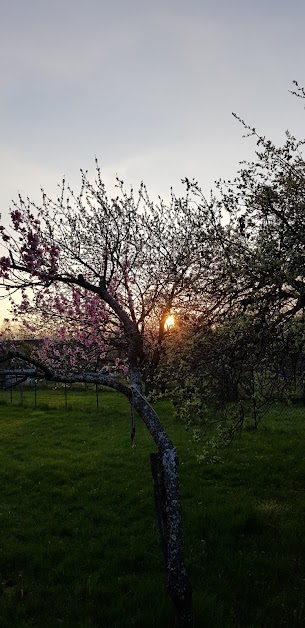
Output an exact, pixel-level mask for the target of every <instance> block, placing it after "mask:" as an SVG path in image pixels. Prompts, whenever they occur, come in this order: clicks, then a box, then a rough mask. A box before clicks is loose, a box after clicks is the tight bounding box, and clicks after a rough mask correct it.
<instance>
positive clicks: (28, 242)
mask: <svg viewBox="0 0 305 628" xmlns="http://www.w3.org/2000/svg"><path fill="white" fill-rule="evenodd" d="M117 183H118V189H119V193H118V195H117V197H116V198H111V199H109V198H108V197H107V194H106V190H105V187H104V184H103V182H102V178H101V173H100V169H99V167H98V164H96V180H95V182H94V183H91V182H90V180H89V178H88V175H87V172H83V171H82V184H81V190H80V193H79V194H78V195H75V194H74V193H73V191H72V190H71V189H70V187H69V186H67V185H66V183H65V181H64V180H63V182H62V185H61V187H60V193H59V196H58V198H57V199H56V200H55V201H53V200H52V199H50V198H48V196H47V195H46V193H45V192H44V191H43V190H42V205H41V206H38V205H37V204H35V203H33V202H31V201H30V200H29V199H27V201H24V200H23V199H22V197H21V196H19V200H18V202H17V203H14V206H13V209H12V210H11V212H10V215H11V221H12V229H10V230H9V229H7V228H5V227H4V226H1V227H0V230H1V233H2V240H3V243H4V245H5V247H6V249H7V253H6V255H4V256H2V257H1V259H0V270H1V277H2V287H3V290H4V296H9V298H10V299H11V300H12V307H13V311H14V314H15V317H17V318H18V319H20V318H22V319H24V320H25V321H27V325H29V320H30V321H31V320H32V318H33V315H36V316H37V315H38V314H39V317H42V320H43V321H44V323H47V327H48V325H49V326H50V325H54V320H55V321H57V320H58V322H59V326H58V330H57V332H56V333H54V332H52V333H50V334H49V335H48V338H47V340H46V341H45V343H44V346H43V347H40V348H39V349H38V351H37V350H36V351H35V349H34V348H33V347H32V349H31V351H28V352H26V353H25V352H21V351H20V350H18V347H14V346H10V347H8V346H7V343H5V342H4V343H3V344H2V358H1V359H2V360H3V361H5V360H7V359H10V360H13V361H14V367H15V368H18V367H23V366H24V364H25V363H27V364H30V365H31V366H32V367H33V373H35V374H36V376H37V375H40V376H43V377H45V378H46V379H49V380H53V381H59V382H70V383H71V382H76V381H78V382H81V381H84V382H95V383H101V384H104V385H107V386H110V387H112V388H114V389H116V390H119V391H120V392H122V393H123V394H124V395H126V397H127V398H128V399H129V400H130V402H131V404H132V406H133V407H134V408H135V410H136V411H137V412H138V414H139V415H140V417H141V418H142V419H143V421H144V422H145V424H146V426H147V428H148V430H149V431H150V433H151V435H152V436H153V438H154V440H155V443H156V445H157V447H158V455H157V456H153V457H152V458H151V464H152V471H153V475H154V482H155V493H156V498H157V503H158V507H159V523H160V529H161V532H162V535H163V541H164V543H163V547H164V553H165V561H166V567H167V586H168V590H169V593H170V595H171V597H172V599H173V600H174V603H175V605H176V609H177V615H178V621H179V622H180V624H181V625H184V624H185V625H189V624H190V623H191V589H190V585H189V581H188V577H187V573H186V569H185V565H184V559H183V552H182V538H181V536H182V532H181V513H180V497H179V485H178V470H177V467H178V459H177V454H176V451H175V448H174V446H173V445H172V443H171V441H170V439H169V438H168V436H167V435H166V433H165V431H164V429H163V427H162V425H161V424H160V421H159V419H158V417H157V415H156V413H155V411H154V410H153V408H152V407H151V406H150V404H149V403H148V401H147V399H146V398H145V397H144V395H143V394H142V390H141V381H144V382H145V381H146V382H147V381H148V380H149V378H150V377H151V376H152V375H153V374H154V373H155V371H156V368H157V367H158V364H159V361H160V358H161V355H162V351H163V347H164V340H165V337H166V333H167V332H166V324H165V323H166V318H167V316H168V314H169V313H170V312H171V311H175V312H178V313H180V315H181V316H182V315H183V313H184V312H187V311H189V310H190V308H191V310H192V312H193V313H194V314H195V313H196V312H198V311H200V312H202V309H203V308H205V309H206V311H208V310H209V309H210V307H211V303H210V301H207V302H206V303H203V299H204V297H203V295H204V294H205V293H207V294H208V293H209V291H208V290H207V289H206V285H207V284H208V283H210V282H211V277H212V274H213V273H212V270H211V269H210V256H211V234H212V232H213V230H214V228H215V220H216V214H215V212H213V211H211V206H210V204H209V203H203V202H201V203H200V204H198V203H196V202H194V201H193V200H192V199H191V198H190V196H189V194H187V195H186V197H185V198H183V199H177V198H175V196H174V195H173V194H172V196H171V202H170V204H169V206H165V204H164V203H163V202H162V201H161V200H160V201H159V204H153V203H152V202H151V201H150V200H149V197H148V195H147V192H146V189H145V187H144V185H141V187H140V190H139V194H138V197H137V199H135V195H134V193H133V191H132V190H131V191H130V192H129V193H127V192H126V191H125V190H124V187H123V182H121V181H119V180H118V182H117ZM186 184H187V188H189V187H190V183H189V181H188V180H186ZM220 220H221V217H220V215H219V216H218V218H217V220H216V222H217V224H218V227H219V228H220ZM18 291H19V292H20V293H21V303H19V304H15V303H14V301H13V296H14V294H15V293H16V292H18ZM213 308H214V309H217V304H216V305H213ZM50 319H52V321H50ZM36 323H37V321H36ZM30 324H31V323H30ZM67 340H68V344H66V345H65V346H66V350H65V351H59V349H58V343H62V345H63V343H65V342H67ZM69 346H70V347H75V346H77V347H78V350H77V351H74V350H72V351H71V350H69ZM118 347H120V350H121V351H122V352H123V353H124V355H123V358H124V360H123V366H124V367H128V375H129V379H130V385H129V386H127V385H126V384H125V383H123V382H122V381H121V380H120V379H118V378H116V377H115V376H114V375H112V374H110V373H109V372H107V371H105V368H103V363H104V362H105V358H106V356H107V355H108V354H109V351H110V352H111V351H112V352H115V351H118ZM63 355H64V359H63V357H62V356H63ZM112 355H115V354H114V353H112ZM117 359H118V356H117ZM116 366H122V364H121V363H120V364H118V362H117V361H116ZM84 369H85V372H84ZM160 482H161V484H162V486H163V488H162V490H161V492H160Z"/></svg>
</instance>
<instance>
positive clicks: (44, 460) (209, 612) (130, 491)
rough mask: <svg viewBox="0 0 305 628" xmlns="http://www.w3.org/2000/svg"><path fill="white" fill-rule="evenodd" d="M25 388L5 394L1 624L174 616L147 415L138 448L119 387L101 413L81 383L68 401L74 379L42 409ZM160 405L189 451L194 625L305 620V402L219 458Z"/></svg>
mask: <svg viewBox="0 0 305 628" xmlns="http://www.w3.org/2000/svg"><path fill="white" fill-rule="evenodd" d="M14 394H15V397H14V400H13V401H14V403H13V404H12V405H11V404H10V402H9V397H8V395H7V393H1V395H0V404H1V405H0V430H1V432H0V433H1V440H0V448H1V451H0V529H1V537H0V538H1V541H0V627H1V628H2V627H3V628H10V627H12V628H19V627H20V628H21V627H30V626H36V627H39V628H53V627H55V626H63V627H64V628H70V627H71V628H72V627H78V628H93V627H100V626H103V627H104V626H105V627H107V626H109V627H120V628H121V627H122V628H123V627H125V626H126V627H127V626H137V627H139V628H140V627H143V626H145V627H146V626H147V627H150V626H156V627H158V626H161V627H162V626H166V627H169V628H170V627H171V626H173V625H174V623H173V615H172V608H171V604H170V602H169V600H168V598H167V596H166V593H165V592H164V578H163V570H162V569H163V566H162V556H161V550H160V545H159V536H158V529H157V523H156V517H155V512H154V505H153V499H152V483H151V477H150V469H149V461H148V455H149V453H150V452H151V451H154V444H153V442H152V440H151V438H150V436H149V434H148V433H147V431H146V429H145V427H144V426H143V425H142V424H141V423H140V421H139V420H138V421H137V446H136V448H135V449H131V447H130V436H129V408H128V404H127V402H126V401H125V400H124V398H122V397H121V396H119V395H117V394H116V393H112V392H104V391H101V393H100V397H99V410H98V411H97V410H96V408H95V395H94V392H93V391H89V390H88V391H83V392H73V391H68V411H65V409H64V399H63V393H62V391H61V395H59V393H58V391H45V393H44V392H43V391H39V395H40V398H39V400H38V397H37V407H36V409H35V408H34V407H33V404H32V405H30V401H31V402H32V397H31V399H30V397H29V395H30V392H25V393H24V399H23V403H24V406H23V407H20V406H19V405H17V403H18V398H17V393H14ZM26 395H28V399H26ZM52 395H53V396H52ZM32 396H33V393H32ZM38 401H39V403H38ZM158 411H159V414H160V416H161V418H162V421H163V422H164V424H165V425H166V427H167V430H168V432H169V435H170V436H171V438H172V439H173V441H174V442H175V444H176V446H177V449H178V453H179V459H180V478H181V492H182V500H183V517H184V527H185V553H186V558H187V563H188V568H189V571H190V576H191V580H192V584H193V598H194V610H195V626H198V627H201V626H205V627H210V628H218V627H219V628H220V627H221V628H233V627H234V628H263V627H266V628H267V627H268V628H273V627H274V628H278V627H281V626H287V627H288V628H292V627H304V626H305V607H304V601H305V600H304V598H305V596H304V590H305V559H304V556H305V535H304V519H305V501H304V484H305V462H304V437H305V421H304V419H305V409H304V408H303V407H302V406H297V405H294V406H289V407H285V408H284V409H283V407H281V406H276V405H275V406H273V408H272V409H271V410H270V412H269V414H268V416H267V417H266V418H265V420H264V424H263V425H262V426H261V427H260V429H259V431H258V432H245V433H244V434H243V435H242V437H241V438H240V439H239V440H237V441H236V443H235V445H234V447H233V448H232V449H230V450H229V451H228V452H227V454H226V456H225V458H224V459H223V461H222V462H221V463H217V464H211V465H207V464H198V462H197V459H196V455H197V454H198V453H200V443H199V444H194V443H192V442H191V437H190V433H189V432H186V431H185V429H184V426H183V425H179V424H175V423H174V422H173V419H172V412H171V407H170V404H169V403H167V402H166V401H163V402H159V403H158Z"/></svg>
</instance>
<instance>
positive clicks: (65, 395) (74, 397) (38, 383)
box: [0, 378, 110, 410]
mask: <svg viewBox="0 0 305 628" xmlns="http://www.w3.org/2000/svg"><path fill="white" fill-rule="evenodd" d="M105 392H108V393H109V392H110V389H109V388H107V387H105V386H101V385H98V384H54V383H53V382H46V381H45V380H34V379H33V380H30V381H26V382H22V383H17V378H16V379H15V382H14V381H12V382H10V386H9V387H2V388H0V404H2V405H6V404H11V405H14V406H21V407H30V408H35V409H42V410H47V409H65V410H70V409H77V408H80V406H81V407H82V408H83V407H84V406H86V407H87V408H88V409H91V410H99V409H100V408H101V407H102V395H103V393H105Z"/></svg>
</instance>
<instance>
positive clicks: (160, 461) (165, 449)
mask: <svg viewBox="0 0 305 628" xmlns="http://www.w3.org/2000/svg"><path fill="white" fill-rule="evenodd" d="M12 358H18V359H21V360H23V361H24V362H28V363H29V364H31V365H32V366H34V367H35V368H33V369H28V371H27V372H26V373H27V375H29V374H30V375H32V376H33V377H39V378H41V377H44V378H45V379H47V380H48V381H57V382H63V383H66V384H67V383H69V384H72V383H75V382H85V383H93V384H103V385H104V386H109V387H110V388H113V389H114V390H117V391H119V392H121V393H123V395H125V396H126V397H127V398H128V399H129V401H130V402H131V403H132V404H133V406H134V408H135V410H136V411H137V412H138V414H139V415H140V417H141V419H142V420H143V421H144V423H145V425H146V427H147V429H148V430H149V432H150V434H151V435H152V437H153V439H154V441H155V443H156V445H157V447H158V453H157V454H152V456H151V467H152V473H153V480H154V492H155V501H156V506H157V512H158V520H159V527H160V533H161V541H162V548H163V553H164V559H165V566H166V576H167V590H168V593H169V595H170V597H171V598H172V601H173V603H174V607H175V611H176V623H177V626H178V627H179V628H186V627H189V626H193V616H192V589H191V585H190V581H189V578H188V575H187V571H186V567H185V563H184V557H183V542H182V518H181V502H180V490H179V479H178V457H177V454H176V450H175V448H174V446H173V444H172V443H171V441H170V439H169V437H168V436H167V434H166V432H165V430H164V429H163V427H162V425H161V423H160V421H159V418H158V416H157V414H156V412H155V411H154V409H153V408H152V407H151V405H150V404H149V402H148V401H147V399H146V398H145V397H144V396H143V395H142V394H141V390H140V378H139V374H138V372H137V369H132V373H131V375H132V377H131V381H132V385H131V388H129V387H128V386H126V385H125V384H123V383H121V382H120V381H118V380H116V379H115V378H113V377H112V376H111V375H109V374H108V373H103V372H100V373H87V374H84V373H83V374H80V373H75V374H71V375H62V374H59V373H56V372H55V371H53V370H51V369H50V368H48V367H46V366H44V365H43V364H42V363H41V362H40V361H39V360H36V359H35V358H32V357H30V356H26V355H24V354H23V353H22V352H20V351H8V352H7V353H6V354H5V355H3V356H0V363H1V362H5V361H7V360H10V359H12ZM6 372H7V373H10V374H12V373H14V374H20V373H22V374H23V375H24V372H25V371H24V369H21V370H18V369H17V370H16V369H12V370H9V371H6Z"/></svg>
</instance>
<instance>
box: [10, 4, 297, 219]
mask: <svg viewBox="0 0 305 628" xmlns="http://www.w3.org/2000/svg"><path fill="white" fill-rule="evenodd" d="M304 26H305V3H304V0H290V1H289V2H288V1H287V0H286V1H284V0H256V1H255V2H253V0H231V1H230V2H228V0H184V1H182V0H162V1H161V0H154V1H153V2H148V1H146V0H141V1H138V0H108V1H106V0H82V1H81V2H80V1H79V0H52V2H51V1H50V0H48V1H47V0H0V64H1V65H0V68H1V82H0V109H1V117H0V133H1V143H0V165H1V186H0V211H1V213H2V215H5V214H6V213H7V212H8V207H9V204H10V200H11V199H12V198H16V197H17V194H18V191H20V192H21V193H22V194H25V195H29V196H30V197H34V198H36V199H37V197H38V194H39V189H40V186H43V187H44V188H45V189H46V191H47V192H49V193H51V194H52V193H53V192H54V191H55V190H56V184H57V183H58V182H59V181H60V180H61V178H62V176H63V175H64V174H65V175H66V176H67V178H68V179H69V180H70V181H71V182H72V185H73V186H74V187H75V188H76V189H77V186H78V182H79V168H80V167H82V168H85V169H86V168H88V169H89V171H90V170H91V171H92V172H93V170H94V157H95V155H96V156H97V157H98V159H99V161H100V165H101V167H102V170H103V172H104V177H105V181H106V183H107V184H109V185H111V184H112V182H113V181H114V178H115V175H116V173H117V174H118V175H119V176H120V177H121V178H123V179H124V181H125V182H126V183H127V184H133V185H134V186H135V187H137V186H138V184H139V183H140V181H141V180H142V179H143V180H144V181H145V182H146V184H147V186H148V189H149V190H150V191H151V193H152V195H153V196H155V195H157V194H161V196H163V197H166V196H167V195H168V192H169V189H170V186H173V188H174V190H177V192H178V193H179V191H181V188H180V183H179V182H180V179H181V178H182V177H185V176H187V177H188V178H192V177H195V178H196V179H197V180H198V181H199V182H200V183H201V185H202V187H203V188H204V189H205V190H206V191H208V190H209V189H210V187H211V186H212V185H213V181H214V180H215V179H217V178H219V177H223V178H226V177H230V176H231V175H232V174H234V173H235V172H236V170H237V168H238V161H239V160H241V159H244V158H245V157H249V156H251V154H252V150H253V144H251V140H245V139H244V140H243V139H242V137H241V136H242V128H241V127H240V125H239V124H238V123H237V122H236V120H235V119H234V118H233V117H232V115H231V113H232V111H235V112H237V113H238V114H239V115H240V116H242V117H243V118H244V119H245V120H246V121H247V122H249V123H250V124H251V125H255V126H256V127H257V128H258V129H259V130H260V131H261V132H262V133H264V134H267V135H268V136H269V137H270V138H271V139H273V140H275V141H276V142H279V143H281V142H283V139H284V132H285V130H286V129H287V128H289V129H290V130H291V131H292V132H294V133H296V134H297V135H298V137H300V136H302V137H303V136H304V135H305V133H304V122H305V112H304V106H303V102H302V101H300V100H298V99H296V98H294V97H293V96H291V94H290V93H289V89H291V88H292V87H293V86H292V80H293V79H297V80H298V82H299V83H300V84H301V85H305V64H304V61H305V39H304Z"/></svg>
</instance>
